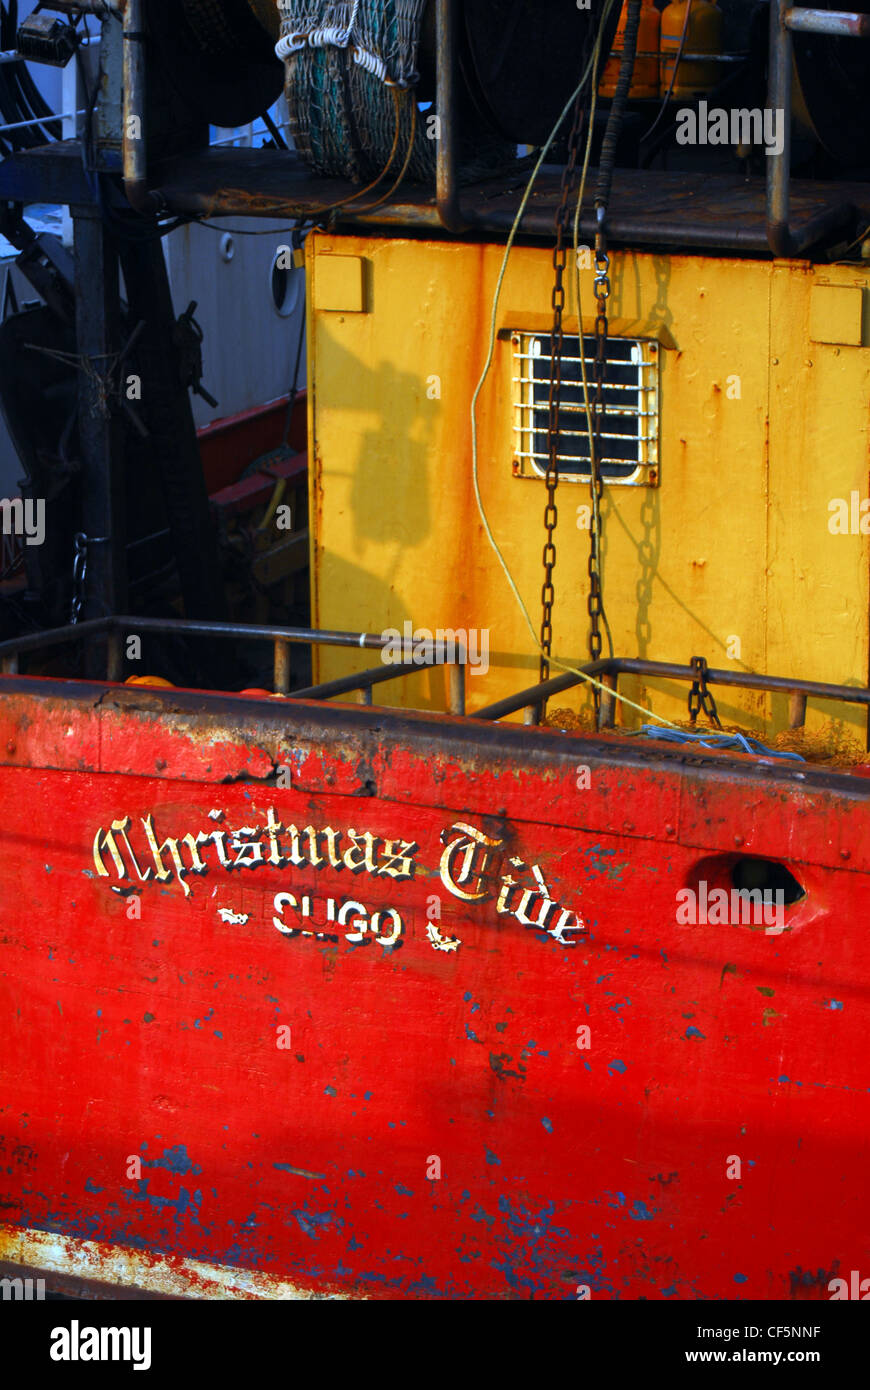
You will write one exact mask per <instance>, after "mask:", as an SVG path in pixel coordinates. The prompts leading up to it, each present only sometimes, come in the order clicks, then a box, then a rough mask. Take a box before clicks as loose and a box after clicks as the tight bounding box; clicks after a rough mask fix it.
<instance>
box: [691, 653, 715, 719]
mask: <svg viewBox="0 0 870 1390" xmlns="http://www.w3.org/2000/svg"><path fill="white" fill-rule="evenodd" d="M690 665H691V667H692V670H693V672H694V673H695V679H694V681H693V682H692V688H691V690H690V691H689V719H690V720H691V722H692V723H693V724H694V723H695V721H696V719H697V718H698V715H699V714H700V712H701V710H703V711H704V713H705V714H706V716H707V718H708V719H709V720H710V723H711V724H715V726H716V728H717V729H721V728H722V725H721V724H720V722H719V711H718V710H717V709H716V701H715V700H714V699H713V694H712V691H710V690H708V689H707V677H708V675H709V668H708V666H707V662H706V661H705V660H704V658H703V657H702V656H693V657H692V660H691V662H690Z"/></svg>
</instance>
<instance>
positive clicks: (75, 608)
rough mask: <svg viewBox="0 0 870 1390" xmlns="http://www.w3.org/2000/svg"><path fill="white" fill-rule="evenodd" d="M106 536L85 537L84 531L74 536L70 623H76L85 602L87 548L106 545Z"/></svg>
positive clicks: (107, 538)
mask: <svg viewBox="0 0 870 1390" xmlns="http://www.w3.org/2000/svg"><path fill="white" fill-rule="evenodd" d="M108 540H109V537H108V536H86V535H85V533H84V531H77V532H76V536H75V550H74V553H73V570H72V593H73V596H72V607H71V611H70V618H69V620H70V622H71V623H77V622H78V620H79V618H80V616H81V611H82V604H83V603H84V601H85V576H86V575H87V572H88V546H89V545H106V544H108Z"/></svg>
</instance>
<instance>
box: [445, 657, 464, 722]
mask: <svg viewBox="0 0 870 1390" xmlns="http://www.w3.org/2000/svg"><path fill="white" fill-rule="evenodd" d="M448 670H449V672H450V677H449V679H450V697H449V698H450V713H451V714H464V713H465V667H464V666H463V664H462V662H461V661H452V662H451V663H450V666H449V668H448Z"/></svg>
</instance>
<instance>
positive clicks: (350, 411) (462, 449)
mask: <svg viewBox="0 0 870 1390" xmlns="http://www.w3.org/2000/svg"><path fill="white" fill-rule="evenodd" d="M502 254H503V252H502V248H501V247H499V246H478V245H465V244H453V243H448V242H424V241H412V240H399V239H373V238H355V237H335V236H330V235H326V234H317V235H314V236H312V237H311V238H310V239H309V243H308V274H309V300H308V303H309V305H310V306H311V311H312V312H311V316H310V323H309V352H310V375H309V382H310V412H311V416H310V423H311V439H312V459H313V467H312V477H311V487H312V518H313V522H312V525H313V566H312V573H313V623H314V625H315V626H319V627H324V628H350V629H354V630H361V629H366V630H369V631H381V630H382V629H383V628H386V627H396V628H400V629H401V627H402V624H403V623H404V622H405V620H407V619H410V620H411V621H412V622H413V623H414V625H415V626H416V627H426V628H429V629H432V630H435V629H437V628H469V627H473V628H486V629H488V630H489V633H490V646H491V656H490V661H491V669H490V672H489V674H488V675H487V676H485V677H482V676H474V675H471V676H470V678H469V681H468V688H469V705H470V707H471V708H474V707H480V706H481V705H482V704H484V703H489V702H490V701H492V700H495V699H498V698H500V697H502V696H504V695H507V694H510V693H512V692H513V691H515V690H519V689H521V688H523V686H525V685H529V684H532V683H533V682H534V681H535V680H536V679H537V669H538V659H537V655H536V653H535V651H534V650H533V649H532V647H531V643H530V641H529V637H528V632H527V629H526V626H525V624H524V622H523V619H522V616H521V614H520V612H519V610H518V608H517V605H516V603H515V600H514V598H513V596H512V595H511V592H510V590H509V588H508V586H507V583H506V581H505V578H504V576H503V574H502V572H501V570H500V568H499V566H498V564H497V563H496V561H495V559H494V556H493V555H492V552H491V550H490V547H489V545H488V544H487V541H486V539H485V536H484V533H483V528H482V526H481V523H480V519H479V517H478V514H477V510H476V508H475V503H474V496H473V490H472V470H471V431H470V415H469V410H470V402H471V396H472V392H473V390H474V387H475V385H476V383H477V381H478V378H479V376H480V373H481V370H482V366H483V363H484V361H485V356H486V351H487V340H488V333H489V317H490V312H491V305H492V299H493V294H494V289H495V283H496V277H497V275H498V271H499V267H500V264H501V260H502ZM581 274H582V280H581V284H582V300H583V317H584V327H585V328H586V330H587V331H589V329H590V328H591V323H592V317H591V315H590V310H591V309H592V308H593V299H592V273H591V271H583V272H582V273H581ZM867 278H868V277H867V274H866V273H865V272H864V271H863V270H856V269H854V268H852V267H838V266H826V267H812V266H810V265H808V264H806V263H803V262H798V263H785V262H781V263H767V262H753V261H738V260H720V259H712V258H702V257H689V256H651V255H640V254H634V253H628V252H626V253H616V254H615V255H614V256H613V258H612V269H611V280H612V298H611V332H612V333H614V334H626V335H630V336H632V337H654V338H657V339H658V341H659V343H660V345H661V347H660V358H661V434H660V439H661V449H660V459H661V472H660V485H659V486H658V487H654V488H648V487H640V488H631V487H618V488H617V487H611V488H608V489H606V498H605V503H604V508H603V531H604V544H603V554H604V591H605V600H606V605H607V612H608V616H609V619H610V623H611V627H612V630H613V637H614V644H615V649H616V652H617V654H621V655H627V656H644V657H649V658H652V659H657V660H667V661H677V662H688V660H689V658H690V657H691V656H692V655H694V654H700V655H703V656H705V657H706V658H707V661H708V662H709V664H710V665H711V666H716V667H741V666H742V667H743V668H745V669H747V670H753V671H760V672H767V673H770V674H774V675H783V676H801V677H805V678H809V679H815V680H829V681H836V682H854V683H859V684H865V683H866V681H867V674H868V537H866V536H862V535H860V534H859V535H833V534H831V531H830V529H829V520H830V517H831V513H830V511H829V503H830V501H831V499H833V498H836V497H841V498H843V499H849V498H850V494H851V493H852V492H853V491H857V492H858V493H859V494H860V498H861V499H863V498H865V497H866V496H867V495H868V449H867V418H868V396H870V392H868V384H870V346H867V345H866V344H870V336H868V330H867V315H866V306H865V313H864V322H863V324H862V323H861V322H860V312H861V297H860V295H859V296H855V295H854V294H853V295H852V296H849V295H845V297H844V296H843V295H839V296H838V295H836V294H834V295H832V294H831V293H830V292H828V293H827V294H826V293H825V292H824V289H823V287H824V286H832V287H850V286H851V287H859V288H863V287H864V286H865V284H866V281H867ZM569 280H570V281H571V282H572V283H571V286H570V303H569V309H570V314H571V315H572V317H569V318H568V320H567V322H566V328H567V330H568V331H569V332H571V331H573V332H575V333H576V331H577V317H576V315H577V309H576V297H575V294H574V287H573V276H569ZM551 285H552V265H551V256H550V252H549V251H547V250H543V249H540V250H539V249H535V248H520V249H517V250H515V251H514V253H513V255H512V257H511V260H510V264H509V268H508V272H507V277H506V279H505V283H504V288H503V292H502V296H501V302H500V307H499V311H498V320H497V322H498V328H499V338H498V341H497V345H496V354H495V360H494V363H493V367H492V370H491V373H490V376H489V379H488V382H487V385H486V387H485V389H484V392H483V394H482V396H481V400H480V406H479V435H480V450H479V467H480V480H481V491H482V495H483V499H484V502H485V505H486V508H487V512H488V515H489V518H490V522H491V525H492V528H493V531H494V533H495V535H496V537H497V539H498V542H499V544H500V546H501V548H502V550H503V553H504V555H505V558H506V560H507V562H508V564H509V566H510V568H511V570H512V572H513V574H514V577H515V579H516V581H517V584H518V586H519V588H520V591H521V593H522V595H523V597H524V599H525V601H526V604H527V606H528V608H529V611H530V614H531V616H532V619H533V622H534V625H535V628H536V629H537V628H538V627H539V625H540V593H541V582H542V567H541V551H542V546H543V540H544V532H543V511H544V502H545V490H544V484H543V482H542V481H541V480H537V479H531V480H530V479H520V478H515V477H514V476H513V475H512V467H511V464H512V459H513V453H514V435H513V423H514V418H513V412H512V409H511V375H512V370H513V364H512V360H511V359H512V347H511V342H510V338H509V336H508V333H507V331H508V330H510V329H511V328H519V329H522V330H531V329H534V330H535V331H541V332H545V333H546V332H548V331H549V328H550V321H551V317H550V316H551V311H550V308H549V305H550V294H551ZM814 287H816V288H815V293H813V292H814ZM819 288H822V290H823V292H822V293H821V294H819V293H818V289H819ZM863 298H864V299H866V298H867V296H866V293H865V294H864V296H863ZM856 301H857V306H858V316H859V322H858V341H857V342H856V341H855V327H854V325H855V312H856ZM811 319H812V321H811ZM811 334H812V335H813V336H812V337H811ZM819 337H823V338H824V337H827V338H832V339H833V340H834V341H829V342H821V341H816V340H814V339H817V338H819ZM844 339H845V341H843V340H844ZM850 340H851V341H850ZM862 343H863V344H865V345H863V346H862V345H861V344H862ZM738 393H739V394H738ZM587 500H588V493H587V489H586V488H585V487H584V486H583V485H582V484H576V483H563V484H561V485H560V488H559V526H558V532H557V549H558V563H557V569H556V598H557V606H556V618H555V623H554V630H555V641H554V652H555V653H556V654H558V655H559V656H561V657H563V658H564V659H566V660H569V661H572V662H576V661H577V660H578V659H581V660H582V659H585V657H586V641H587V617H586V593H587V587H586V585H587V581H586V564H587V555H588V541H589V537H588V532H587V531H585V530H581V529H578V526H577V522H576V516H577V508H578V506H580V505H582V504H583V503H585V502H587ZM735 639H737V640H736V641H735ZM738 644H739V645H738ZM738 650H739V657H738V656H736V655H735V653H736V652H737V651H738ZM371 664H373V662H372V659H371V654H368V655H364V654H362V653H355V652H354V653H347V652H336V651H329V652H326V653H325V654H323V656H322V657H321V659H320V662H319V666H318V668H317V675H318V676H319V677H320V678H322V679H328V678H330V677H332V676H335V675H339V674H344V673H346V672H347V671H348V670H357V669H361V668H362V667H363V666H365V665H371ZM620 688H621V689H622V690H623V691H624V692H625V693H627V694H630V695H631V696H632V697H633V698H635V699H638V700H639V701H640V702H641V703H647V702H653V703H654V704H655V707H656V709H657V710H659V711H660V712H661V713H662V714H664V715H667V716H670V717H674V716H677V717H681V716H683V715H684V710H685V698H686V688H685V687H683V686H674V685H670V686H669V685H664V684H662V683H661V682H644V683H642V682H639V681H634V682H632V681H629V680H625V681H624V682H623V683H621V687H620ZM387 691H390V692H391V694H390V695H389V696H387V693H386V692H387ZM376 698H377V701H378V702H379V703H387V702H388V701H389V702H393V701H395V702H399V701H401V702H402V703H408V704H411V705H415V706H418V707H433V706H434V707H435V708H443V707H444V703H445V690H444V678H443V675H442V673H439V672H431V673H430V672H423V673H421V674H420V675H418V676H414V677H413V678H412V679H411V680H407V681H397V682H396V683H395V684H393V685H391V686H382V687H381V688H380V693H379V694H378V696H377V697H376ZM583 698H585V697H582V696H580V695H579V694H577V695H573V696H572V695H569V696H560V697H558V699H557V701H556V703H557V704H558V705H560V706H564V705H571V704H573V705H575V706H577V705H578V704H579V703H580V702H581V700H582V699H583ZM719 705H720V713H721V714H722V717H723V719H728V718H732V719H735V720H736V719H738V718H739V719H740V721H741V722H742V723H750V724H752V723H754V722H756V720H757V721H758V722H759V724H760V721H761V720H762V719H764V718H765V716H766V715H767V714H771V715H772V718H773V722H774V725H775V727H782V725H783V724H784V723H785V722H786V701H785V699H784V698H782V699H779V698H777V699H775V700H773V701H772V703H771V702H768V700H767V698H766V697H758V696H755V697H750V696H747V695H742V694H737V693H736V692H732V691H729V692H726V691H725V690H722V691H721V693H720V694H719ZM810 709H811V716H810V722H811V723H812V720H813V718H814V717H815V718H818V714H819V707H818V706H815V716H814V715H813V713H812V711H813V709H814V706H813V705H812V704H811V706H810ZM836 713H837V715H838V717H840V716H843V714H844V707H842V706H837V707H836ZM747 715H749V716H750V718H749V719H747ZM846 718H847V720H848V721H851V723H850V724H848V725H847V727H850V728H851V729H852V730H853V731H855V732H856V733H860V734H861V736H862V737H863V728H864V722H863V717H862V716H860V715H858V714H857V713H856V712H853V713H852V714H848V713H847V714H846Z"/></svg>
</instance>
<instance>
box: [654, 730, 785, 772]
mask: <svg viewBox="0 0 870 1390" xmlns="http://www.w3.org/2000/svg"><path fill="white" fill-rule="evenodd" d="M640 732H641V733H642V734H646V736H647V738H657V739H662V740H664V741H665V742H667V743H695V744H697V745H698V747H699V748H712V749H716V748H719V749H721V750H722V751H723V752H725V753H755V754H760V755H761V756H762V757H765V758H787V759H788V761H789V762H793V763H803V762H806V758H802V757H801V755H800V753H784V752H781V751H780V750H779V749H778V748H768V747H767V746H766V745H765V744H763V743H759V741H758V739H757V738H750V737H749V735H748V734H717V733H712V732H711V733H707V732H704V733H699V734H692V733H689V731H688V730H687V729H663V728H660V727H659V725H657V724H643V725H641V728H640Z"/></svg>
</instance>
